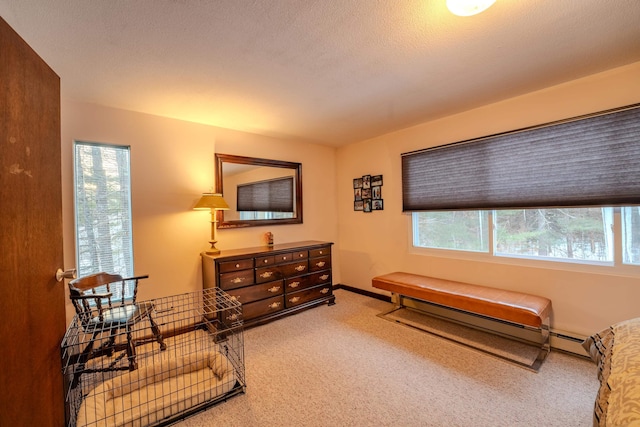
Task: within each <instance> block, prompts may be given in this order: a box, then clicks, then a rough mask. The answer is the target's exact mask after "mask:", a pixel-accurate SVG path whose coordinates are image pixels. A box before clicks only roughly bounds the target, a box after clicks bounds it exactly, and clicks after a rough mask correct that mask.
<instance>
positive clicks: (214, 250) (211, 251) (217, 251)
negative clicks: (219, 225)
mask: <svg viewBox="0 0 640 427" xmlns="http://www.w3.org/2000/svg"><path fill="white" fill-rule="evenodd" d="M209 243H211V248H209V249H207V251H206V252H205V253H206V254H207V255H219V254H220V249H218V248H216V243H217V241H214V242H209Z"/></svg>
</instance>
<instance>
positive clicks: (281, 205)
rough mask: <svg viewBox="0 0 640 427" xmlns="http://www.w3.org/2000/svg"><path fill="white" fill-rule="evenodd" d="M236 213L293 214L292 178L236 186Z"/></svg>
mask: <svg viewBox="0 0 640 427" xmlns="http://www.w3.org/2000/svg"><path fill="white" fill-rule="evenodd" d="M238 211H245V212H293V177H287V178H277V179H270V180H267V181H256V182H252V183H249V184H242V185H238Z"/></svg>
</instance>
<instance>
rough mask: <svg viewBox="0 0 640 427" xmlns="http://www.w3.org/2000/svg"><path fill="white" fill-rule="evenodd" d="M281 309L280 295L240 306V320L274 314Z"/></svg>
mask: <svg viewBox="0 0 640 427" xmlns="http://www.w3.org/2000/svg"><path fill="white" fill-rule="evenodd" d="M282 309H284V297H283V296H282V295H281V296H277V297H273V298H269V299H263V300H261V301H256V302H251V303H249V304H242V318H243V319H244V320H245V321H246V320H249V319H253V318H256V317H260V316H264V315H266V314H269V313H275V312H278V311H280V310H282Z"/></svg>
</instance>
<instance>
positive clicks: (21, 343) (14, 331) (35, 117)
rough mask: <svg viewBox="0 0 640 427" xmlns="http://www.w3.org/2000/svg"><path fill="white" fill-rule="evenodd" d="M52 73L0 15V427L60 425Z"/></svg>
mask: <svg viewBox="0 0 640 427" xmlns="http://www.w3.org/2000/svg"><path fill="white" fill-rule="evenodd" d="M60 159H61V151H60V79H59V77H58V76H57V75H56V74H55V73H54V72H53V71H52V70H51V69H50V68H49V67H48V66H47V64H45V63H44V61H42V59H40V58H39V57H38V55H37V54H36V53H35V52H34V51H33V50H32V49H31V48H30V47H29V46H28V45H27V44H26V43H25V42H24V40H22V39H21V38H20V36H18V34H16V33H15V32H14V31H13V30H12V29H11V27H10V26H9V25H8V24H7V23H6V22H5V21H4V20H3V19H2V18H0V220H1V223H0V227H1V228H0V251H1V252H2V254H1V255H0V281H1V282H0V322H1V324H0V426H61V425H63V424H64V399H63V384H62V373H61V362H60V341H61V340H62V337H63V335H64V331H65V323H66V322H65V307H64V286H65V285H64V283H59V282H57V281H56V279H55V272H56V269H57V268H59V267H63V265H62V262H63V255H62V195H61V177H60Z"/></svg>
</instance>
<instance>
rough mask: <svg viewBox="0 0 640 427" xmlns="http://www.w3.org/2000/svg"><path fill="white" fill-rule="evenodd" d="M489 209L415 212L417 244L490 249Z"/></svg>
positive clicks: (414, 242)
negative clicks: (487, 210)
mask: <svg viewBox="0 0 640 427" xmlns="http://www.w3.org/2000/svg"><path fill="white" fill-rule="evenodd" d="M487 218H488V217H487V212H486V211H452V212H421V213H415V214H414V215H413V245H414V246H418V247H423V248H439V249H455V250H462V251H475V252H489V222H488V221H487Z"/></svg>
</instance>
